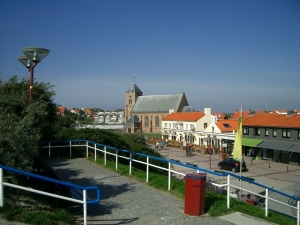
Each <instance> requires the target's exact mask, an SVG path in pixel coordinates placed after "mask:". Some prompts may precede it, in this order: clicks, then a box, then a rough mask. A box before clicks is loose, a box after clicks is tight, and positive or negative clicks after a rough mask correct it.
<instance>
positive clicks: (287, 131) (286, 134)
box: [282, 128, 291, 138]
mask: <svg viewBox="0 0 300 225" xmlns="http://www.w3.org/2000/svg"><path fill="white" fill-rule="evenodd" d="M282 137H283V138H290V137H291V129H285V128H284V129H282Z"/></svg>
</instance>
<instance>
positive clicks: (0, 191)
mask: <svg viewBox="0 0 300 225" xmlns="http://www.w3.org/2000/svg"><path fill="white" fill-rule="evenodd" d="M3 170H6V171H10V172H13V173H16V174H22V175H24V176H27V177H33V178H37V179H40V180H44V181H47V182H52V183H55V184H59V185H64V186H67V187H70V188H74V189H79V190H82V192H83V194H82V198H83V200H79V199H74V198H69V197H65V196H62V195H57V194H52V193H48V192H44V191H40V190H36V189H33V188H27V187H24V186H19V185H15V184H12V183H7V182H4V179H3ZM4 186H7V187H12V188H17V189H21V190H24V191H29V192H33V193H37V194H41V195H46V196H50V197H54V198H59V199H63V200H67V201H71V202H76V203H80V204H82V205H83V219H84V225H87V205H89V204H96V203H98V202H99V201H100V189H99V187H97V186H90V187H83V186H79V185H75V184H71V183H69V182H64V181H59V180H55V179H51V178H48V177H44V176H40V175H36V174H33V173H28V172H25V171H22V170H17V169H14V168H10V167H7V166H2V165H0V207H3V205H4ZM87 191H96V196H97V197H96V199H95V200H88V199H87Z"/></svg>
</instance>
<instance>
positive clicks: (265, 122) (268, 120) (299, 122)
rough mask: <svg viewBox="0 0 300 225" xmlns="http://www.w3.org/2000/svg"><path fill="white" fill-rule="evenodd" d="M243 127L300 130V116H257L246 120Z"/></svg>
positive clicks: (270, 114) (268, 114)
mask: <svg viewBox="0 0 300 225" xmlns="http://www.w3.org/2000/svg"><path fill="white" fill-rule="evenodd" d="M243 126H258V127H286V128H300V114H292V115H280V114H276V113H267V114H261V115H256V114H255V115H253V116H248V117H246V118H244V119H243Z"/></svg>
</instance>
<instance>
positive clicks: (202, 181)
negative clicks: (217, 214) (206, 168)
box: [184, 173, 206, 216]
mask: <svg viewBox="0 0 300 225" xmlns="http://www.w3.org/2000/svg"><path fill="white" fill-rule="evenodd" d="M205 186H206V173H198V174H195V173H194V174H187V175H186V177H185V201H184V214H187V215H189V216H200V215H203V214H204V204H205Z"/></svg>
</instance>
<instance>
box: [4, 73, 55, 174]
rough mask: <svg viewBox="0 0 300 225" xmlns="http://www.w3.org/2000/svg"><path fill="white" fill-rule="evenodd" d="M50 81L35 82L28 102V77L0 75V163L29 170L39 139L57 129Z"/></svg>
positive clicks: (38, 150) (45, 137) (38, 148)
mask: <svg viewBox="0 0 300 225" xmlns="http://www.w3.org/2000/svg"><path fill="white" fill-rule="evenodd" d="M51 89H52V86H51V85H50V84H49V83H43V82H34V89H33V99H32V103H31V104H29V79H25V78H22V79H20V80H19V79H18V77H17V76H13V77H11V78H10V79H8V80H7V81H4V80H1V78H0V164H1V165H5V166H9V167H13V168H16V169H20V170H25V171H31V170H32V169H33V166H34V159H35V158H38V157H39V153H40V150H41V140H45V139H51V138H52V136H53V134H54V133H55V132H56V130H57V126H56V125H55V124H57V115H56V105H55V104H54V103H53V99H52V98H53V96H54V92H53V91H52V90H51Z"/></svg>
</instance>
